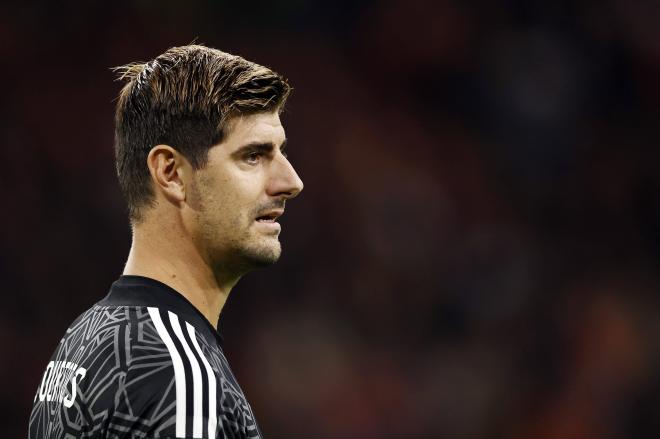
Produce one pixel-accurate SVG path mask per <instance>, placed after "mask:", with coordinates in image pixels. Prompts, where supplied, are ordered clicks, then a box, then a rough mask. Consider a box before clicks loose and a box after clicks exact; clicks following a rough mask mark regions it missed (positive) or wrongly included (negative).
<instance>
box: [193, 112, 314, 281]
mask: <svg viewBox="0 0 660 439" xmlns="http://www.w3.org/2000/svg"><path fill="white" fill-rule="evenodd" d="M226 132H227V134H226V135H225V138H224V140H223V141H222V142H221V143H220V144H218V145H216V146H214V147H213V148H211V149H210V150H209V153H208V154H209V156H208V162H207V164H206V166H205V167H203V168H202V169H199V170H197V171H195V172H194V175H193V182H192V185H191V188H190V191H189V195H188V198H187V201H188V205H189V206H190V208H191V209H192V215H190V216H189V218H190V220H191V221H192V223H191V224H190V229H191V231H192V235H193V239H194V241H195V245H196V246H197V247H198V249H199V250H200V251H201V252H202V253H203V254H204V255H205V257H206V258H207V260H208V262H209V263H210V264H211V265H212V267H213V268H214V269H229V270H233V271H247V270H249V269H251V268H255V267H259V266H264V265H269V264H272V263H274V262H276V261H277V259H278V258H279V256H280V253H281V246H280V242H279V239H278V237H279V234H280V224H279V223H278V222H277V221H276V219H277V217H278V216H280V215H281V214H282V213H283V211H284V204H285V201H286V200H287V199H290V198H293V197H295V196H296V195H298V193H300V191H301V190H302V188H303V183H302V181H301V180H300V178H299V177H298V174H296V171H295V170H294V169H293V166H291V163H289V161H288V160H287V158H286V157H285V155H283V148H284V144H285V141H286V137H285V135H284V128H283V127H282V123H281V122H280V117H279V115H278V113H277V112H273V113H258V114H253V115H249V116H239V117H235V118H232V119H231V120H230V121H229V123H228V130H227V131H226Z"/></svg>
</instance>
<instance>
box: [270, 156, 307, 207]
mask: <svg viewBox="0 0 660 439" xmlns="http://www.w3.org/2000/svg"><path fill="white" fill-rule="evenodd" d="M273 165H274V169H273V175H272V177H273V178H272V179H271V182H270V184H269V185H268V190H267V192H268V194H269V195H271V196H280V197H284V198H285V199H291V198H295V197H297V196H298V194H299V193H300V192H301V191H302V190H303V187H304V184H303V182H302V180H301V179H300V177H299V176H298V173H297V172H296V170H295V169H293V165H292V164H291V162H289V160H288V159H287V158H286V157H284V156H283V155H282V154H278V155H277V158H276V159H275V160H274V163H273Z"/></svg>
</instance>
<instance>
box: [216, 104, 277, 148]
mask: <svg viewBox="0 0 660 439" xmlns="http://www.w3.org/2000/svg"><path fill="white" fill-rule="evenodd" d="M285 138H286V135H285V133H284V127H283V126H282V122H281V121H280V115H279V114H278V112H277V111H274V112H269V113H256V114H250V115H241V116H234V117H232V118H231V119H229V121H228V122H227V135H226V136H225V138H224V139H223V141H222V142H221V145H222V144H225V145H226V146H227V147H228V148H230V149H231V148H236V147H240V146H243V145H246V144H248V143H273V144H274V145H276V146H279V145H281V144H282V142H284V139H285Z"/></svg>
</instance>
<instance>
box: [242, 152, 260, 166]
mask: <svg viewBox="0 0 660 439" xmlns="http://www.w3.org/2000/svg"><path fill="white" fill-rule="evenodd" d="M262 156H263V154H262V153H261V152H259V151H252V152H251V153H249V154H247V155H246V156H245V162H246V163H247V164H249V165H256V164H258V163H259V161H260V160H261V157H262Z"/></svg>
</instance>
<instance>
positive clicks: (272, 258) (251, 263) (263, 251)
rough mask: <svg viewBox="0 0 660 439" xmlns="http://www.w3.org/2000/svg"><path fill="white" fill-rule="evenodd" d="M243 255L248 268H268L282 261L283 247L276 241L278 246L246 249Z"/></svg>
mask: <svg viewBox="0 0 660 439" xmlns="http://www.w3.org/2000/svg"><path fill="white" fill-rule="evenodd" d="M241 253H242V259H243V260H244V262H245V265H246V268H260V267H267V266H269V265H273V264H274V263H275V262H277V261H278V260H279V259H280V254H281V253H282V247H281V246H280V243H279V241H276V244H271V245H263V244H262V245H260V246H255V247H248V248H244V249H243V251H242V252H241Z"/></svg>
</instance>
